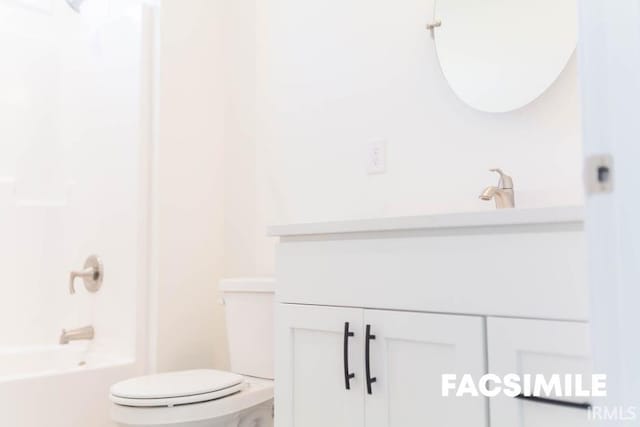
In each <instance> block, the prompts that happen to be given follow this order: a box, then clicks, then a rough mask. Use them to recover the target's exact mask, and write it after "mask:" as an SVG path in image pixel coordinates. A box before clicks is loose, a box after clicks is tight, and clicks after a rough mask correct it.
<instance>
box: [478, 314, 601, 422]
mask: <svg viewBox="0 0 640 427" xmlns="http://www.w3.org/2000/svg"><path fill="white" fill-rule="evenodd" d="M487 341H488V356H489V372H491V373H493V374H496V375H498V376H504V375H506V374H510V373H515V374H526V373H545V372H528V370H529V369H530V368H528V366H534V365H535V366H540V367H541V368H539V369H536V370H537V371H545V370H546V371H548V372H552V371H553V373H558V374H563V373H572V374H575V373H580V374H582V375H583V377H584V378H589V379H590V375H591V364H590V343H589V326H588V324H586V323H579V322H557V321H549V320H532V319H509V318H492V317H489V318H488V319H487ZM525 365H526V366H525ZM560 367H562V368H560ZM567 369H569V370H571V372H568V371H567ZM555 370H561V371H560V372H555ZM574 371H575V372H574ZM557 400H559V401H560V402H565V401H566V402H573V403H576V404H582V403H585V402H588V401H590V399H589V398H565V397H563V398H559V399H557ZM490 408H491V427H529V426H534V425H535V426H537V425H541V424H543V425H545V426H546V427H582V426H585V425H588V424H589V423H588V418H587V417H588V413H587V410H585V409H579V408H571V407H562V406H558V405H550V404H546V403H540V402H531V401H523V400H520V399H514V398H511V397H507V396H504V395H499V396H496V397H493V398H491V399H490Z"/></svg>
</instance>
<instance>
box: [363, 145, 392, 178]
mask: <svg viewBox="0 0 640 427" xmlns="http://www.w3.org/2000/svg"><path fill="white" fill-rule="evenodd" d="M365 163H366V167H367V173H368V174H369V175H375V174H381V173H385V172H386V171H387V141H385V140H377V141H372V142H370V143H368V144H367V149H366V152H365Z"/></svg>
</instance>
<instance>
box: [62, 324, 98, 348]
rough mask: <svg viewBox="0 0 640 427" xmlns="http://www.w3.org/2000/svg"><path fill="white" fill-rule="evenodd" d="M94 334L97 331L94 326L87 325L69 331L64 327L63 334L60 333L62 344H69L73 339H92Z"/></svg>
mask: <svg viewBox="0 0 640 427" xmlns="http://www.w3.org/2000/svg"><path fill="white" fill-rule="evenodd" d="M94 336H95V331H94V329H93V326H85V327H83V328H78V329H71V330H69V331H67V330H66V329H63V330H62V334H61V335H60V344H62V345H65V344H69V343H70V342H71V341H80V340H92V339H93V337H94Z"/></svg>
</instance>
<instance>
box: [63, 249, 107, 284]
mask: <svg viewBox="0 0 640 427" xmlns="http://www.w3.org/2000/svg"><path fill="white" fill-rule="evenodd" d="M78 277H80V278H82V279H83V281H84V286H85V288H87V290H88V291H89V292H98V290H99V289H100V287H101V286H102V279H103V277H104V267H103V266H102V261H101V260H100V258H99V257H97V256H96V255H91V256H90V257H89V258H87V260H86V262H85V263H84V269H83V270H81V271H72V272H71V274H69V293H70V294H75V293H76V289H75V286H74V282H75V280H76V278H78Z"/></svg>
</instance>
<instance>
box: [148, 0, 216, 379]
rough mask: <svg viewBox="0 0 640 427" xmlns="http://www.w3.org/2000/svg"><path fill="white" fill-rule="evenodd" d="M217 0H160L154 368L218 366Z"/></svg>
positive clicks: (155, 206) (172, 368)
mask: <svg viewBox="0 0 640 427" xmlns="http://www.w3.org/2000/svg"><path fill="white" fill-rule="evenodd" d="M221 10H222V2H221V1H217V0H167V1H163V2H162V9H161V12H160V14H161V16H160V64H159V66H160V70H159V71H160V82H159V88H158V90H159V98H158V103H159V126H158V136H157V148H156V159H155V160H156V162H155V163H156V164H155V168H156V169H155V176H156V183H155V205H154V208H155V209H154V211H155V213H154V215H155V221H154V223H155V226H154V230H155V231H154V247H155V251H156V253H155V262H154V266H155V271H154V277H155V289H154V292H155V308H154V310H153V311H154V312H155V319H152V322H156V324H155V330H156V337H155V341H156V342H155V346H156V348H155V350H152V356H151V357H152V359H154V358H155V365H156V366H155V368H156V369H158V370H160V371H166V370H176V369H186V368H196V367H211V366H220V367H224V366H226V364H227V360H226V359H227V356H226V348H225V347H224V346H223V345H222V344H223V343H224V335H223V334H224V323H223V312H222V310H221V307H220V306H219V305H218V304H217V299H218V295H217V281H218V280H219V278H220V277H221V276H222V275H223V273H224V267H223V265H224V251H223V249H224V209H223V207H224V169H223V165H224V163H223V155H224V144H223V143H224V108H225V101H224V85H223V77H224V73H225V72H224V68H223V63H222V61H221V58H222V47H223V44H222V14H221Z"/></svg>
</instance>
